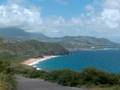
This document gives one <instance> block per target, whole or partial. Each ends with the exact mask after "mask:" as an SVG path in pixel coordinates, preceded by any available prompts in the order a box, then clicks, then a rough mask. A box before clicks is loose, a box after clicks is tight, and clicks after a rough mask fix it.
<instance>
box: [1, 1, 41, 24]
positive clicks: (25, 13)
mask: <svg viewBox="0 0 120 90" xmlns="http://www.w3.org/2000/svg"><path fill="white" fill-rule="evenodd" d="M35 23H36V24H38V25H39V24H41V23H42V19H41V15H40V12H39V10H37V9H36V8H35V7H33V8H26V7H24V6H21V5H19V4H17V3H7V4H5V5H1V6H0V25H1V26H24V25H28V26H30V25H33V24H35Z"/></svg>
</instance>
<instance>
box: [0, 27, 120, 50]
mask: <svg viewBox="0 0 120 90" xmlns="http://www.w3.org/2000/svg"><path fill="white" fill-rule="evenodd" d="M0 37H3V38H7V39H13V40H14V39H15V40H38V41H41V42H49V43H59V44H60V45H62V46H63V47H65V48H66V49H68V50H69V51H77V50H103V49H106V50H107V49H117V48H120V44H118V43H114V42H112V41H110V40H108V39H105V38H95V37H90V36H76V37H74V36H65V37H61V38H51V37H47V36H45V35H43V34H41V33H30V32H26V31H25V30H23V29H20V28H16V27H7V28H0Z"/></svg>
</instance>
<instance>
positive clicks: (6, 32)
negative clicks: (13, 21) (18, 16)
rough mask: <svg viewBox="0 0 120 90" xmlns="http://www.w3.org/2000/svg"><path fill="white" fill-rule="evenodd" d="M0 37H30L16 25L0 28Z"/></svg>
mask: <svg viewBox="0 0 120 90" xmlns="http://www.w3.org/2000/svg"><path fill="white" fill-rule="evenodd" d="M0 37H3V38H7V39H12V38H13V39H14V38H16V39H22V38H27V37H30V35H29V33H27V32H25V31H24V30H22V29H20V28H16V27H8V28H0Z"/></svg>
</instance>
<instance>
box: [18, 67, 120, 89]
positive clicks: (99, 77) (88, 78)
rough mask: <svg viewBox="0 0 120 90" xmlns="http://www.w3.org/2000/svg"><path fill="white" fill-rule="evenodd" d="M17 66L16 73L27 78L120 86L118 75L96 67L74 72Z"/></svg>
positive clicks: (73, 83)
mask: <svg viewBox="0 0 120 90" xmlns="http://www.w3.org/2000/svg"><path fill="white" fill-rule="evenodd" d="M19 67H20V66H19ZM19 67H18V68H17V69H16V72H17V73H18V74H22V75H24V76H26V77H29V78H42V79H44V80H47V81H50V82H55V83H58V84H61V85H64V86H72V87H81V86H88V87H92V86H94V87H95V86H99V87H111V86H116V85H118V86H119V87H120V75H118V74H117V75H116V74H110V73H107V72H102V71H98V70H96V69H88V68H87V69H84V70H82V71H80V72H74V71H71V70H59V71H51V72H45V71H36V70H35V69H31V68H30V67H25V68H24V69H23V68H19ZM22 67H23V66H22Z"/></svg>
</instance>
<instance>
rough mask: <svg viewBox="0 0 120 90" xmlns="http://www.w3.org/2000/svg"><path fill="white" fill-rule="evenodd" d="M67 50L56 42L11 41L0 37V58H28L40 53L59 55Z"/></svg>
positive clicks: (37, 55)
mask: <svg viewBox="0 0 120 90" xmlns="http://www.w3.org/2000/svg"><path fill="white" fill-rule="evenodd" d="M67 53H68V51H67V50H66V49H65V48H63V47H62V46H61V45H59V44H56V43H44V42H39V41H35V40H28V41H13V40H3V39H0V58H5V59H10V57H13V58H20V59H21V58H30V57H39V56H42V55H44V54H45V55H61V54H67Z"/></svg>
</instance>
